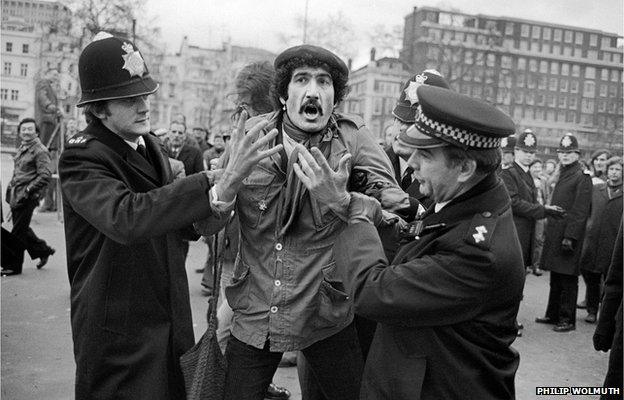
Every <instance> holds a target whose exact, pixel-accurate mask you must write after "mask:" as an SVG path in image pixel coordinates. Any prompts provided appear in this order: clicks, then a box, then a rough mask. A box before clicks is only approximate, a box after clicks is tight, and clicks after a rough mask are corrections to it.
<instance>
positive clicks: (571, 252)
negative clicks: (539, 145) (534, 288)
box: [535, 134, 592, 332]
mask: <svg viewBox="0 0 624 400" xmlns="http://www.w3.org/2000/svg"><path fill="white" fill-rule="evenodd" d="M557 155H558V157H559V179H558V180H557V181H556V184H555V186H554V189H553V192H552V199H551V204H552V205H557V206H559V207H561V208H563V209H565V210H567V213H566V215H565V217H564V218H563V219H555V218H551V217H549V218H548V223H547V225H546V235H545V240H544V250H543V252H542V260H541V265H542V268H543V269H545V270H547V271H550V292H549V294H548V305H547V307H546V314H545V316H544V317H540V318H536V319H535V322H538V323H544V324H552V325H554V327H553V330H554V331H555V332H568V331H571V330H574V329H576V298H577V295H578V276H579V274H580V265H579V259H580V256H581V248H582V247H583V238H584V237H585V225H586V222H587V218H589V213H590V209H591V194H592V181H591V177H590V176H589V175H588V174H585V173H584V172H583V167H582V166H581V164H580V163H579V157H580V150H579V145H578V140H577V138H576V137H575V136H574V135H572V134H566V135H565V136H563V137H562V138H561V140H560V142H559V148H558V149H557ZM555 173H556V172H555Z"/></svg>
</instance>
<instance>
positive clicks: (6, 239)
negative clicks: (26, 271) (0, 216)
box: [0, 227, 24, 271]
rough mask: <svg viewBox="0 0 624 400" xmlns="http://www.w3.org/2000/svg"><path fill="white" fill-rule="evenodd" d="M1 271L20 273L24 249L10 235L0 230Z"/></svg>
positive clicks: (18, 241) (19, 242)
mask: <svg viewBox="0 0 624 400" xmlns="http://www.w3.org/2000/svg"><path fill="white" fill-rule="evenodd" d="M0 242H2V256H1V257H2V258H1V260H2V269H7V270H11V271H21V270H22V262H23V261H24V247H23V246H22V242H21V241H20V240H19V239H18V238H17V236H15V235H14V234H12V233H11V232H9V231H7V230H6V229H4V227H3V228H2V240H0Z"/></svg>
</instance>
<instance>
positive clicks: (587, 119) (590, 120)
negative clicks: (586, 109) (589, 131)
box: [581, 114, 594, 125]
mask: <svg viewBox="0 0 624 400" xmlns="http://www.w3.org/2000/svg"><path fill="white" fill-rule="evenodd" d="M593 124H594V116H593V115H591V114H581V125H593Z"/></svg>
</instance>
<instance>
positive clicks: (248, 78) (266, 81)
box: [235, 61, 275, 114]
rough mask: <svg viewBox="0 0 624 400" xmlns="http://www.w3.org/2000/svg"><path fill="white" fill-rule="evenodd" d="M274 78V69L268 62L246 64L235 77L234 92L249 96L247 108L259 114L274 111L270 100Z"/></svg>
mask: <svg viewBox="0 0 624 400" xmlns="http://www.w3.org/2000/svg"><path fill="white" fill-rule="evenodd" d="M274 77H275V69H274V68H273V65H271V63H270V62H268V61H260V62H253V63H251V64H247V65H246V66H244V67H243V69H241V70H240V72H239V73H238V75H236V83H235V85H236V91H237V92H238V93H239V94H242V93H246V94H249V97H250V99H251V104H249V106H250V107H251V108H253V109H254V110H255V111H257V112H258V113H259V114H265V113H268V112H271V111H273V110H274V109H275V108H274V104H273V102H272V99H271V84H272V83H273V78H274Z"/></svg>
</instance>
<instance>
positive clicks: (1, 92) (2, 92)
mask: <svg viewBox="0 0 624 400" xmlns="http://www.w3.org/2000/svg"><path fill="white" fill-rule="evenodd" d="M0 99H2V100H8V99H9V89H0Z"/></svg>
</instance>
